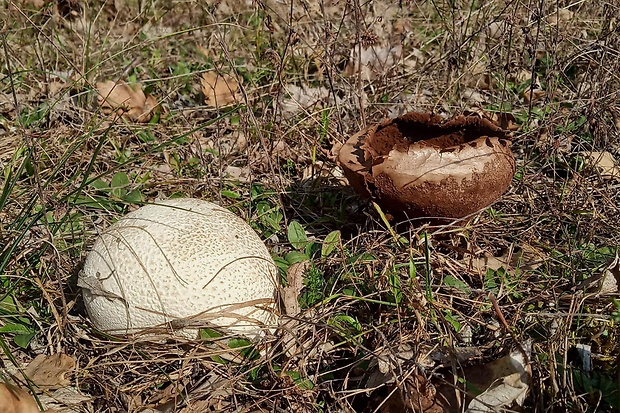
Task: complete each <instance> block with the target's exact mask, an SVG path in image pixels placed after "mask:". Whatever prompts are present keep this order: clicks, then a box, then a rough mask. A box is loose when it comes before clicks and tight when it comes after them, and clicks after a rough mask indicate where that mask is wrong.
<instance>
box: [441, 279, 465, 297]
mask: <svg viewBox="0 0 620 413" xmlns="http://www.w3.org/2000/svg"><path fill="white" fill-rule="evenodd" d="M443 283H444V285H447V286H448V287H455V288H457V289H459V290H461V291H463V292H466V293H469V292H470V288H469V285H467V284H465V283H464V282H463V281H461V280H459V279H457V278H454V277H453V276H451V275H447V276H446V277H445V278H444V279H443Z"/></svg>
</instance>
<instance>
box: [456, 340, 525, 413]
mask: <svg viewBox="0 0 620 413" xmlns="http://www.w3.org/2000/svg"><path fill="white" fill-rule="evenodd" d="M523 352H525V354H523ZM523 352H522V351H521V349H519V350H514V351H512V352H511V353H510V354H509V355H507V356H505V357H502V358H500V359H499V360H495V361H493V362H491V363H488V364H486V365H485V366H484V367H485V369H483V370H486V371H487V374H488V377H487V379H488V378H491V385H490V386H489V387H488V388H486V390H484V391H483V392H482V393H480V394H479V395H478V396H476V397H475V398H474V399H473V400H472V401H471V402H470V403H469V406H468V408H467V410H466V412H470V413H482V412H485V413H486V412H489V413H490V412H496V411H498V408H501V407H510V406H512V405H514V404H516V405H518V406H522V405H523V402H524V401H525V396H526V395H527V392H528V391H529V388H530V384H531V381H532V367H531V366H530V364H529V359H530V358H531V342H527V343H524V344H523ZM478 371H479V370H478ZM465 378H466V380H467V381H468V384H469V381H470V377H468V376H467V375H466V376H465Z"/></svg>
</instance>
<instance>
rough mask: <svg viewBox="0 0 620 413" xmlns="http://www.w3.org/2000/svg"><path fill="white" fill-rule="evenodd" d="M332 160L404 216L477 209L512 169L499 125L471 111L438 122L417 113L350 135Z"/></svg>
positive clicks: (356, 184)
mask: <svg viewBox="0 0 620 413" xmlns="http://www.w3.org/2000/svg"><path fill="white" fill-rule="evenodd" d="M338 162H339V164H340V166H341V167H342V168H343V170H344V173H345V176H346V177H347V179H348V181H349V183H350V184H351V186H352V187H353V188H354V189H355V190H356V191H357V192H358V193H359V194H362V195H364V196H367V197H370V198H372V199H373V200H375V201H376V202H377V203H379V205H381V206H382V207H383V208H385V209H386V210H388V211H390V212H392V213H396V214H404V215H406V216H407V217H409V218H413V217H437V218H462V217H464V216H466V215H469V214H471V213H473V212H476V211H478V210H480V209H482V208H484V207H486V206H488V205H490V204H491V203H492V202H493V201H495V200H496V199H497V198H499V197H500V196H501V195H502V194H503V193H504V192H506V190H507V189H508V186H509V185H510V182H511V181H512V178H513V175H514V172H515V160H514V157H513V155H512V152H511V150H510V141H509V140H508V136H507V134H506V132H504V131H503V130H502V129H501V128H500V127H498V126H496V125H495V124H493V123H491V122H490V121H488V120H486V119H483V118H480V117H476V116H468V117H465V116H459V117H456V118H454V119H452V120H450V121H446V122H444V121H443V120H442V118H440V117H439V116H436V115H432V114H428V113H417V112H411V113H408V114H405V115H403V116H401V117H398V118H395V119H391V120H385V121H383V122H381V123H379V124H375V125H371V126H369V127H367V128H366V129H363V130H362V131H360V132H359V133H357V134H355V135H354V136H352V137H351V138H350V139H349V140H348V141H347V142H346V143H345V144H344V145H343V146H342V148H341V150H340V152H339V155H338Z"/></svg>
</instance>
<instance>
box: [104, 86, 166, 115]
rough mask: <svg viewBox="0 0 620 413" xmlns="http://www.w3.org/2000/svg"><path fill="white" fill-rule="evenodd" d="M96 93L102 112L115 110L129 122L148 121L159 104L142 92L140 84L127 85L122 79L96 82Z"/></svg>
mask: <svg viewBox="0 0 620 413" xmlns="http://www.w3.org/2000/svg"><path fill="white" fill-rule="evenodd" d="M97 93H98V96H97V100H98V101H99V104H100V105H101V108H102V109H103V113H105V114H110V113H113V112H115V113H117V114H118V115H119V116H123V117H124V118H125V119H127V120H128V121H131V122H138V123H146V122H148V121H150V120H151V118H152V117H153V111H154V110H155V109H156V108H157V107H158V106H159V104H158V103H157V100H156V99H155V98H154V97H153V96H151V95H148V96H146V95H145V94H144V92H143V91H142V88H141V86H140V84H134V85H128V84H127V83H125V82H123V81H122V80H119V81H118V82H115V81H113V80H107V81H105V82H98V83H97Z"/></svg>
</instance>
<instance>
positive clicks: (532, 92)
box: [523, 87, 545, 103]
mask: <svg viewBox="0 0 620 413" xmlns="http://www.w3.org/2000/svg"><path fill="white" fill-rule="evenodd" d="M544 96H545V91H544V90H542V89H540V88H537V87H535V88H534V89H532V88H531V87H528V88H527V89H525V90H524V91H523V99H525V103H536V102H537V101H539V100H540V99H542V98H543V97H544Z"/></svg>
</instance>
